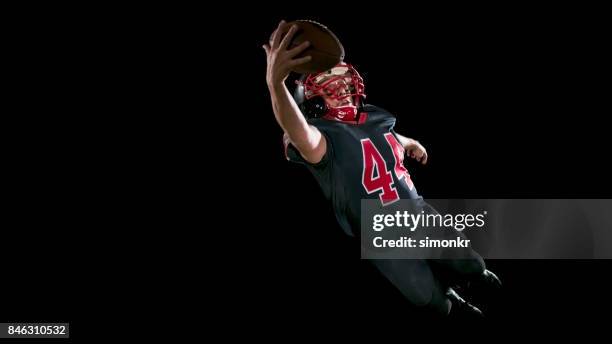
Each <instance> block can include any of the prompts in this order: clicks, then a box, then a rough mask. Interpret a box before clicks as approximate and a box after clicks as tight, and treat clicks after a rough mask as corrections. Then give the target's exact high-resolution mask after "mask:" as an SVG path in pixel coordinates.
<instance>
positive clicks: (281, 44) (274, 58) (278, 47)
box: [263, 20, 312, 86]
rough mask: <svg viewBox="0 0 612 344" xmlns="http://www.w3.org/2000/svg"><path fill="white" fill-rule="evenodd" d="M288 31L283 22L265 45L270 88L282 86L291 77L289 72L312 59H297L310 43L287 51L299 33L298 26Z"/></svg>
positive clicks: (267, 77) (267, 79) (309, 57)
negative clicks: (297, 32)
mask: <svg viewBox="0 0 612 344" xmlns="http://www.w3.org/2000/svg"><path fill="white" fill-rule="evenodd" d="M288 30H289V31H288V32H287V23H285V21H284V20H282V21H281V22H280V23H279V24H278V27H277V28H276V30H275V31H274V33H273V34H272V37H271V38H270V42H269V43H268V44H264V45H263V48H264V50H265V51H266V55H267V57H268V68H267V72H266V81H267V83H268V86H278V85H280V84H282V83H283V82H284V81H285V79H287V77H288V76H289V72H291V70H292V69H293V68H294V67H295V66H298V65H301V64H304V63H306V62H308V61H310V59H311V58H312V57H311V56H304V57H300V58H295V57H296V56H297V55H299V54H300V53H301V52H303V51H304V50H305V49H306V48H308V46H309V45H310V42H308V41H306V42H303V43H302V44H300V45H298V46H297V47H294V48H291V49H287V47H288V46H289V43H290V42H291V40H292V39H293V36H294V35H295V33H296V31H297V26H296V25H293V26H292V27H290V28H289V29H288ZM285 32H287V34H286V35H285V37H283V38H282V39H281V36H282V35H283V33H285Z"/></svg>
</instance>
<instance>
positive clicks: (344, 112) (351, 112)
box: [323, 106, 368, 124]
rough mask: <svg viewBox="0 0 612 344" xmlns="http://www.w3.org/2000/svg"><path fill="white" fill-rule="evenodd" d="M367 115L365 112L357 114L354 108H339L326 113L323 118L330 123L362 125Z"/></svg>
mask: <svg viewBox="0 0 612 344" xmlns="http://www.w3.org/2000/svg"><path fill="white" fill-rule="evenodd" d="M367 117H368V114H367V113H366V112H361V113H358V112H357V108H356V107H354V106H340V107H337V108H332V109H329V110H328V111H327V113H326V114H325V116H323V118H325V119H327V120H331V121H338V122H343V123H349V124H362V123H364V122H365V121H366V119H367Z"/></svg>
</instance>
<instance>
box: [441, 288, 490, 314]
mask: <svg viewBox="0 0 612 344" xmlns="http://www.w3.org/2000/svg"><path fill="white" fill-rule="evenodd" d="M446 296H447V297H448V299H449V300H450V301H451V303H452V304H453V306H452V307H451V311H450V314H451V315H456V316H461V317H463V316H465V317H466V318H476V319H479V318H483V314H482V312H481V311H480V309H478V308H477V307H475V306H473V305H471V304H470V303H469V302H467V301H465V300H464V299H463V298H462V297H461V296H459V294H457V292H455V291H454V290H453V289H452V288H448V291H447V292H446Z"/></svg>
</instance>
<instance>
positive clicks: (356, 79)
mask: <svg viewBox="0 0 612 344" xmlns="http://www.w3.org/2000/svg"><path fill="white" fill-rule="evenodd" d="M364 88H365V86H364V83H363V79H362V78H361V76H360V75H359V72H357V70H356V69H355V68H354V67H353V66H351V65H350V64H347V63H344V62H340V63H339V64H337V65H336V66H335V67H333V68H331V69H330V70H327V71H325V72H321V73H316V74H309V75H307V76H305V77H304V78H302V80H301V81H299V82H298V89H297V90H296V95H295V98H296V101H298V105H300V108H301V109H302V111H303V112H305V113H304V114H305V115H307V116H308V117H321V116H323V117H325V118H328V119H335V120H340V121H355V120H356V118H357V112H358V108H359V107H360V106H361V105H362V100H363V99H364V98H365V96H366V95H365V93H364ZM349 97H350V98H351V99H352V104H353V105H348V106H337V107H330V106H328V105H327V104H326V102H325V99H324V98H327V99H329V100H332V101H338V102H339V103H340V102H341V101H342V100H344V99H346V98H349Z"/></svg>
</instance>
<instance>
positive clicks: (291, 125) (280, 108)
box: [263, 21, 327, 164]
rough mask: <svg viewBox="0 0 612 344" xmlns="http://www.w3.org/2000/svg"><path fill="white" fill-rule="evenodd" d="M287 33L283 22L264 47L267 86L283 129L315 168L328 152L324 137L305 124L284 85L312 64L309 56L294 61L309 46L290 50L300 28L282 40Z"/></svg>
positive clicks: (291, 30)
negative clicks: (296, 69)
mask: <svg viewBox="0 0 612 344" xmlns="http://www.w3.org/2000/svg"><path fill="white" fill-rule="evenodd" d="M286 30H287V28H286V23H285V22H284V21H281V22H280V24H279V25H278V28H277V29H276V31H274V33H273V34H272V39H271V41H270V43H269V44H264V46H263V48H264V50H265V51H266V56H267V58H268V68H267V71H266V82H267V83H268V89H269V91H270V97H271V99H272V109H273V110H274V116H275V117H276V121H277V122H278V124H279V125H280V126H281V128H283V130H284V131H285V134H286V135H287V136H288V137H289V140H290V142H291V143H292V144H293V145H294V146H295V148H297V150H298V151H299V152H300V154H302V157H304V159H306V161H308V162H310V163H313V164H315V163H318V162H319V161H321V159H322V158H323V156H324V155H325V151H326V149H327V143H326V141H325V137H324V136H323V135H322V134H321V132H320V131H319V130H318V129H317V128H316V127H314V126H311V125H309V124H308V122H306V119H305V118H304V115H303V114H302V112H301V111H300V108H299V107H298V105H297V104H296V103H295V100H294V99H293V97H292V96H291V94H290V93H289V90H288V89H287V86H286V85H285V80H286V79H287V76H289V72H290V71H291V69H293V68H294V67H295V66H298V65H300V64H303V63H306V62H308V61H310V59H311V57H310V56H305V57H302V58H295V56H297V55H299V54H300V53H301V52H302V51H304V50H305V49H306V48H308V45H309V42H304V43H302V44H300V45H299V46H297V47H295V48H292V49H287V46H288V45H289V42H290V41H291V39H292V37H293V35H294V34H295V32H296V30H297V27H296V26H294V27H291V28H290V29H289V32H287V34H286V35H285V37H284V38H283V39H282V40H281V36H282V33H283V32H285V31H286Z"/></svg>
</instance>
